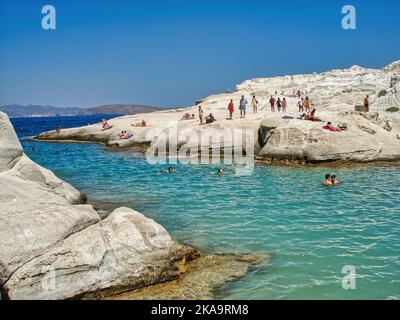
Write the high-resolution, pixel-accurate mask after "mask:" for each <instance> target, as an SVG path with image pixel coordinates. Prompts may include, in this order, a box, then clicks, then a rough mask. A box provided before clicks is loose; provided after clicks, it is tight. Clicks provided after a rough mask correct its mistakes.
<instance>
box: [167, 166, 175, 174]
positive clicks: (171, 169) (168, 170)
mask: <svg viewBox="0 0 400 320" xmlns="http://www.w3.org/2000/svg"><path fill="white" fill-rule="evenodd" d="M166 173H176V170H175V169H174V168H172V167H168V169H167V171H166Z"/></svg>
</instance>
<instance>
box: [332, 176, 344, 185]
mask: <svg viewBox="0 0 400 320" xmlns="http://www.w3.org/2000/svg"><path fill="white" fill-rule="evenodd" d="M331 182H332V184H333V185H336V184H339V183H342V182H341V181H339V180H337V179H336V176H335V175H333V176H331Z"/></svg>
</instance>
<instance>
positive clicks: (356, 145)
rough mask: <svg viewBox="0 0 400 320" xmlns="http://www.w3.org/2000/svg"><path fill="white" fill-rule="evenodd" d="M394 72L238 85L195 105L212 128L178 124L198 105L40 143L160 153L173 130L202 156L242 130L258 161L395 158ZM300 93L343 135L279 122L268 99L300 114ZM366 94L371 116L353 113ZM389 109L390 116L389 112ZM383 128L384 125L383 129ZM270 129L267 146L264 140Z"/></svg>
mask: <svg viewBox="0 0 400 320" xmlns="http://www.w3.org/2000/svg"><path fill="white" fill-rule="evenodd" d="M399 70H400V61H396V62H393V63H392V64H390V65H388V66H387V67H385V68H382V69H366V68H362V67H359V66H353V67H351V68H349V69H344V70H332V71H329V72H324V73H321V74H308V75H294V76H284V77H274V78H259V79H252V80H247V81H245V82H243V83H242V84H240V85H238V86H237V91H236V92H234V93H230V94H216V95H212V96H209V97H207V98H205V99H203V100H201V101H199V102H198V105H202V106H203V109H204V115H207V114H208V113H213V115H214V116H215V118H216V119H217V120H218V121H217V122H214V123H212V124H207V125H204V126H199V124H198V123H199V122H198V120H197V119H196V120H185V121H178V120H179V119H180V118H181V117H182V115H183V114H185V113H189V114H195V115H196V117H197V115H198V112H197V109H198V105H194V106H192V107H190V108H184V109H176V110H166V111H161V112H153V113H147V114H142V115H134V116H124V117H120V118H115V119H112V120H110V121H109V123H110V124H111V125H112V126H113V127H112V129H110V130H107V131H101V126H100V125H99V124H97V125H92V126H88V127H82V128H73V129H63V130H61V133H60V134H56V133H55V132H54V131H50V132H45V133H42V134H40V135H39V136H38V139H43V140H47V139H48V140H71V139H72V140H79V141H96V142H103V143H105V144H108V145H115V146H119V147H130V146H138V145H139V146H140V145H145V146H146V147H147V146H149V145H151V146H153V147H160V149H162V147H163V146H165V145H169V144H170V143H171V145H173V143H172V141H171V137H173V135H169V134H168V133H170V132H171V127H173V126H174V125H175V126H177V128H176V131H177V133H176V135H175V136H177V138H176V144H177V145H178V146H181V145H184V146H185V147H193V149H195V148H197V147H198V150H199V151H202V150H210V151H211V150H214V149H218V148H219V147H220V146H221V142H219V141H220V140H221V139H220V137H221V136H222V137H224V138H225V142H224V143H223V147H224V150H229V149H233V148H235V147H237V146H238V145H239V146H240V145H241V141H237V140H234V139H232V138H231V137H233V135H234V131H235V130H237V129H241V130H242V131H243V132H242V141H245V140H246V141H254V145H253V149H254V153H255V155H256V156H258V157H259V158H268V159H289V160H300V161H312V162H314V161H315V162H318V161H337V160H344V161H378V160H399V159H400V150H399V143H400V140H399V137H400V112H399V111H396V110H397V109H396V108H399V106H400V103H399V101H400V97H399V94H400V87H399V86H400V81H399V79H400V76H398V73H399ZM297 90H300V91H301V92H302V94H303V96H304V95H305V94H306V93H307V95H308V96H309V97H310V99H311V103H312V108H316V109H317V116H318V117H320V118H321V119H322V120H323V121H330V122H336V123H340V124H343V123H346V124H348V130H347V131H345V132H341V133H332V132H328V131H326V130H323V129H322V126H323V124H322V123H321V122H309V121H300V120H297V119H293V120H284V119H282V114H281V113H280V114H279V113H272V112H270V107H269V104H268V101H269V96H270V95H274V96H275V97H276V98H277V97H278V96H279V97H281V98H283V97H285V98H286V100H287V101H288V109H287V112H286V113H285V114H286V115H289V116H292V117H297V116H298V115H299V114H298V108H297V106H296V103H297V98H296V97H294V96H293V95H292V94H293V91H297ZM275 92H278V94H277V95H276V94H275ZM282 92H283V94H282ZM254 94H255V95H256V96H257V100H258V102H259V107H258V110H259V112H258V113H257V114H253V112H252V108H251V105H250V102H251V97H252V95H254ZM367 94H368V95H369V96H370V114H369V115H365V114H361V113H359V112H358V113H357V112H353V111H354V109H355V106H356V105H363V101H364V97H365V95H367ZM242 95H244V96H245V98H246V99H247V101H248V103H249V104H248V106H247V115H246V119H241V118H239V111H238V105H239V100H240V97H241V96H242ZM231 99H232V100H233V101H234V103H235V114H234V120H227V119H226V118H227V116H228V111H227V106H228V103H229V101H230V100H231ZM388 109H391V111H393V112H388V111H387V110H388ZM346 112H347V113H346ZM376 112H378V113H379V116H377V115H376ZM142 119H144V120H146V122H147V123H148V125H149V126H148V127H147V128H138V127H132V126H131V125H132V124H134V123H138V122H140V121H141V120H142ZM382 123H385V125H384V126H386V128H385V129H384V128H382V126H381V124H382ZM268 127H269V128H270V129H269V130H270V131H271V130H272V129H273V130H272V131H271V132H269V139H268V141H266V140H265V139H264V138H265V137H264V135H265V134H266V130H267V129H268ZM244 129H247V130H244ZM123 130H126V131H131V132H133V134H134V137H133V138H131V139H129V140H118V137H117V135H118V133H120V132H121V131H123ZM267 131H268V130H267ZM245 147H246V148H247V146H243V149H244V148H245Z"/></svg>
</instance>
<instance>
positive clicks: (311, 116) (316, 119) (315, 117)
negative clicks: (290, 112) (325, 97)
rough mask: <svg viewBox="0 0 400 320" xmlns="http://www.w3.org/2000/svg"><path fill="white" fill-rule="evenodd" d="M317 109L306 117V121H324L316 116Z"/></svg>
mask: <svg viewBox="0 0 400 320" xmlns="http://www.w3.org/2000/svg"><path fill="white" fill-rule="evenodd" d="M316 111H317V110H316V109H312V111H311V112H309V113H307V114H306V115H305V117H304V120H309V121H322V120H321V119H320V118H318V117H317V116H315V112H316Z"/></svg>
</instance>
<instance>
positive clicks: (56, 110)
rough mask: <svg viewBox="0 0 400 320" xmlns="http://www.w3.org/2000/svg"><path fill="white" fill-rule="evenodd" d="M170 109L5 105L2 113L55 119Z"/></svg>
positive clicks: (133, 106) (123, 105)
mask: <svg viewBox="0 0 400 320" xmlns="http://www.w3.org/2000/svg"><path fill="white" fill-rule="evenodd" d="M167 109H168V108H161V107H154V106H147V105H136V104H107V105H102V106H98V107H90V108H79V107H65V108H62V107H54V106H42V105H25V106H23V105H17V104H15V105H3V106H0V111H3V112H5V113H7V115H8V116H9V117H10V118H19V117H54V116H79V115H91V114H118V115H128V114H129V115H132V114H139V113H147V112H153V111H159V110H167Z"/></svg>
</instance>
